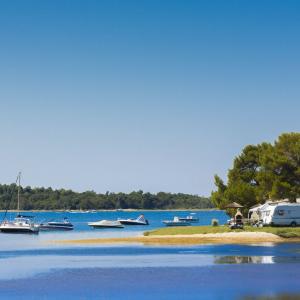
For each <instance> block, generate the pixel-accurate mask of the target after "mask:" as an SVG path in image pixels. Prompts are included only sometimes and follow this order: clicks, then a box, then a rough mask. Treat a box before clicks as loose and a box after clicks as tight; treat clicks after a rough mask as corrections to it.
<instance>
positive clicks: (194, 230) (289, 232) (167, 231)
mask: <svg viewBox="0 0 300 300" xmlns="http://www.w3.org/2000/svg"><path fill="white" fill-rule="evenodd" d="M233 231H236V232H241V231H242V232H245V231H248V232H269V233H273V234H276V235H278V236H280V237H283V238H300V227H297V228H295V227H263V228H257V227H251V226H245V227H244V229H243V230H241V229H235V230H232V229H230V228H229V227H228V226H190V227H165V228H160V229H157V230H153V231H146V232H145V233H144V235H145V236H150V235H152V236H153V235H178V234H182V235H189V234H199V233H201V234H207V233H223V232H233Z"/></svg>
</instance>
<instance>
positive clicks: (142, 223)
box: [119, 220, 149, 225]
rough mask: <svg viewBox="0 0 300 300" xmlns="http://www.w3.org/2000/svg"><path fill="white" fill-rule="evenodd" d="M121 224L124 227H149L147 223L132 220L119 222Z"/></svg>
mask: <svg viewBox="0 0 300 300" xmlns="http://www.w3.org/2000/svg"><path fill="white" fill-rule="evenodd" d="M119 222H120V223H121V224H123V225H149V223H146V222H138V221H130V220H119Z"/></svg>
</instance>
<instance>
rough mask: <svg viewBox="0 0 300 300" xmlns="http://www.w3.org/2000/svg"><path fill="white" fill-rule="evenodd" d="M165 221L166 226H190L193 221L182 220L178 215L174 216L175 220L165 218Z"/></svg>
mask: <svg viewBox="0 0 300 300" xmlns="http://www.w3.org/2000/svg"><path fill="white" fill-rule="evenodd" d="M163 223H164V224H165V225H166V226H190V225H191V223H189V222H187V221H180V220H179V218H178V217H174V219H173V220H165V221H163Z"/></svg>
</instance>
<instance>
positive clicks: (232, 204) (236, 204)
mask: <svg viewBox="0 0 300 300" xmlns="http://www.w3.org/2000/svg"><path fill="white" fill-rule="evenodd" d="M225 207H226V208H243V207H244V206H243V205H241V204H239V203H236V202H232V203H229V204H227V205H226V206H225Z"/></svg>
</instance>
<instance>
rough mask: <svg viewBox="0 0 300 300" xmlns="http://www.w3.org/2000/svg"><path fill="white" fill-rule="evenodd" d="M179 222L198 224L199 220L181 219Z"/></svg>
mask: <svg viewBox="0 0 300 300" xmlns="http://www.w3.org/2000/svg"><path fill="white" fill-rule="evenodd" d="M179 221H183V222H188V223H198V222H199V219H196V218H194V219H191V218H179Z"/></svg>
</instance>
